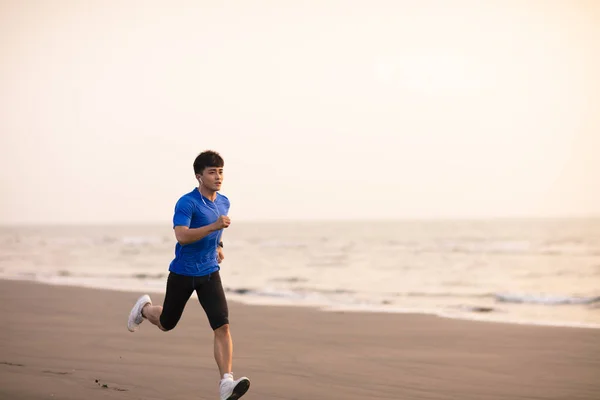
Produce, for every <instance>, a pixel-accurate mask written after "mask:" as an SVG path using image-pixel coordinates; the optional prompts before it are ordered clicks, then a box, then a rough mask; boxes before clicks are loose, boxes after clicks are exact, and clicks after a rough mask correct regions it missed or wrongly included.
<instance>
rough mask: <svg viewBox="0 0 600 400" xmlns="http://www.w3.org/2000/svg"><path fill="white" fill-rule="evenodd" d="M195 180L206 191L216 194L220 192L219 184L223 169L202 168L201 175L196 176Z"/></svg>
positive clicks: (221, 179)
mask: <svg viewBox="0 0 600 400" xmlns="http://www.w3.org/2000/svg"><path fill="white" fill-rule="evenodd" d="M196 178H198V182H200V184H201V185H202V186H204V187H205V188H206V189H208V190H212V191H215V192H217V191H219V190H221V184H222V183H223V168H221V167H207V168H204V171H202V174H197V175H196ZM200 180H201V181H200Z"/></svg>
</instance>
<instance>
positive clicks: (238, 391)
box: [227, 379, 250, 400]
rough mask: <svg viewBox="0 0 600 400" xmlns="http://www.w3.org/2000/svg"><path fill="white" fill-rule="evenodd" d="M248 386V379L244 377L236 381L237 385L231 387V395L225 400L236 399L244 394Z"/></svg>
mask: <svg viewBox="0 0 600 400" xmlns="http://www.w3.org/2000/svg"><path fill="white" fill-rule="evenodd" d="M249 388H250V381H249V380H248V379H244V380H243V381H240V382H238V384H237V385H235V387H234V388H233V393H231V396H229V397H228V398H227V400H237V399H239V398H240V397H242V396H243V395H245V394H246V392H247V391H248V389H249Z"/></svg>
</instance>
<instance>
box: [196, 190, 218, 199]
mask: <svg viewBox="0 0 600 400" xmlns="http://www.w3.org/2000/svg"><path fill="white" fill-rule="evenodd" d="M198 190H199V191H200V193H201V194H202V196H204V197H206V198H207V199H209V200H210V201H215V199H216V198H217V192H215V191H213V190H208V189H207V188H205V187H204V186H200V187H199V188H198Z"/></svg>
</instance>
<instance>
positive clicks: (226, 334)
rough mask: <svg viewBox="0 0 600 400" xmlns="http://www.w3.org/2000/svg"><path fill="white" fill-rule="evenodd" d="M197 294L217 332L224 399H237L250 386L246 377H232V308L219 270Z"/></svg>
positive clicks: (221, 389) (216, 350)
mask: <svg viewBox="0 0 600 400" xmlns="http://www.w3.org/2000/svg"><path fill="white" fill-rule="evenodd" d="M196 293H197V295H198V300H199V301H200V304H201V305H202V308H204V311H205V312H206V316H207V317H208V321H209V323H210V326H211V328H212V329H213V332H214V355H215V361H216V363H217V366H218V367H219V374H220V376H221V381H220V384H219V388H220V392H221V393H220V394H221V400H233V399H238V398H240V397H241V396H243V395H244V394H245V393H246V391H247V390H248V388H249V387H250V380H249V379H248V378H246V377H241V378H240V379H237V380H234V379H233V373H232V370H231V368H232V357H233V342H232V340H231V333H230V331H229V309H228V307H227V300H226V298H225V292H224V291H223V285H222V284H221V276H220V275H219V272H218V271H217V272H215V273H213V274H211V275H210V276H209V277H207V279H206V280H205V281H203V282H202V284H201V285H199V286H197V287H196Z"/></svg>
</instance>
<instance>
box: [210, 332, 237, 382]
mask: <svg viewBox="0 0 600 400" xmlns="http://www.w3.org/2000/svg"><path fill="white" fill-rule="evenodd" d="M214 333H215V339H214V340H215V361H216V362H217V365H218V367H219V376H223V375H224V374H228V373H231V362H232V358H233V341H232V340H231V334H230V332H229V324H225V325H221V326H220V327H219V328H217V329H215V330H214Z"/></svg>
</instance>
